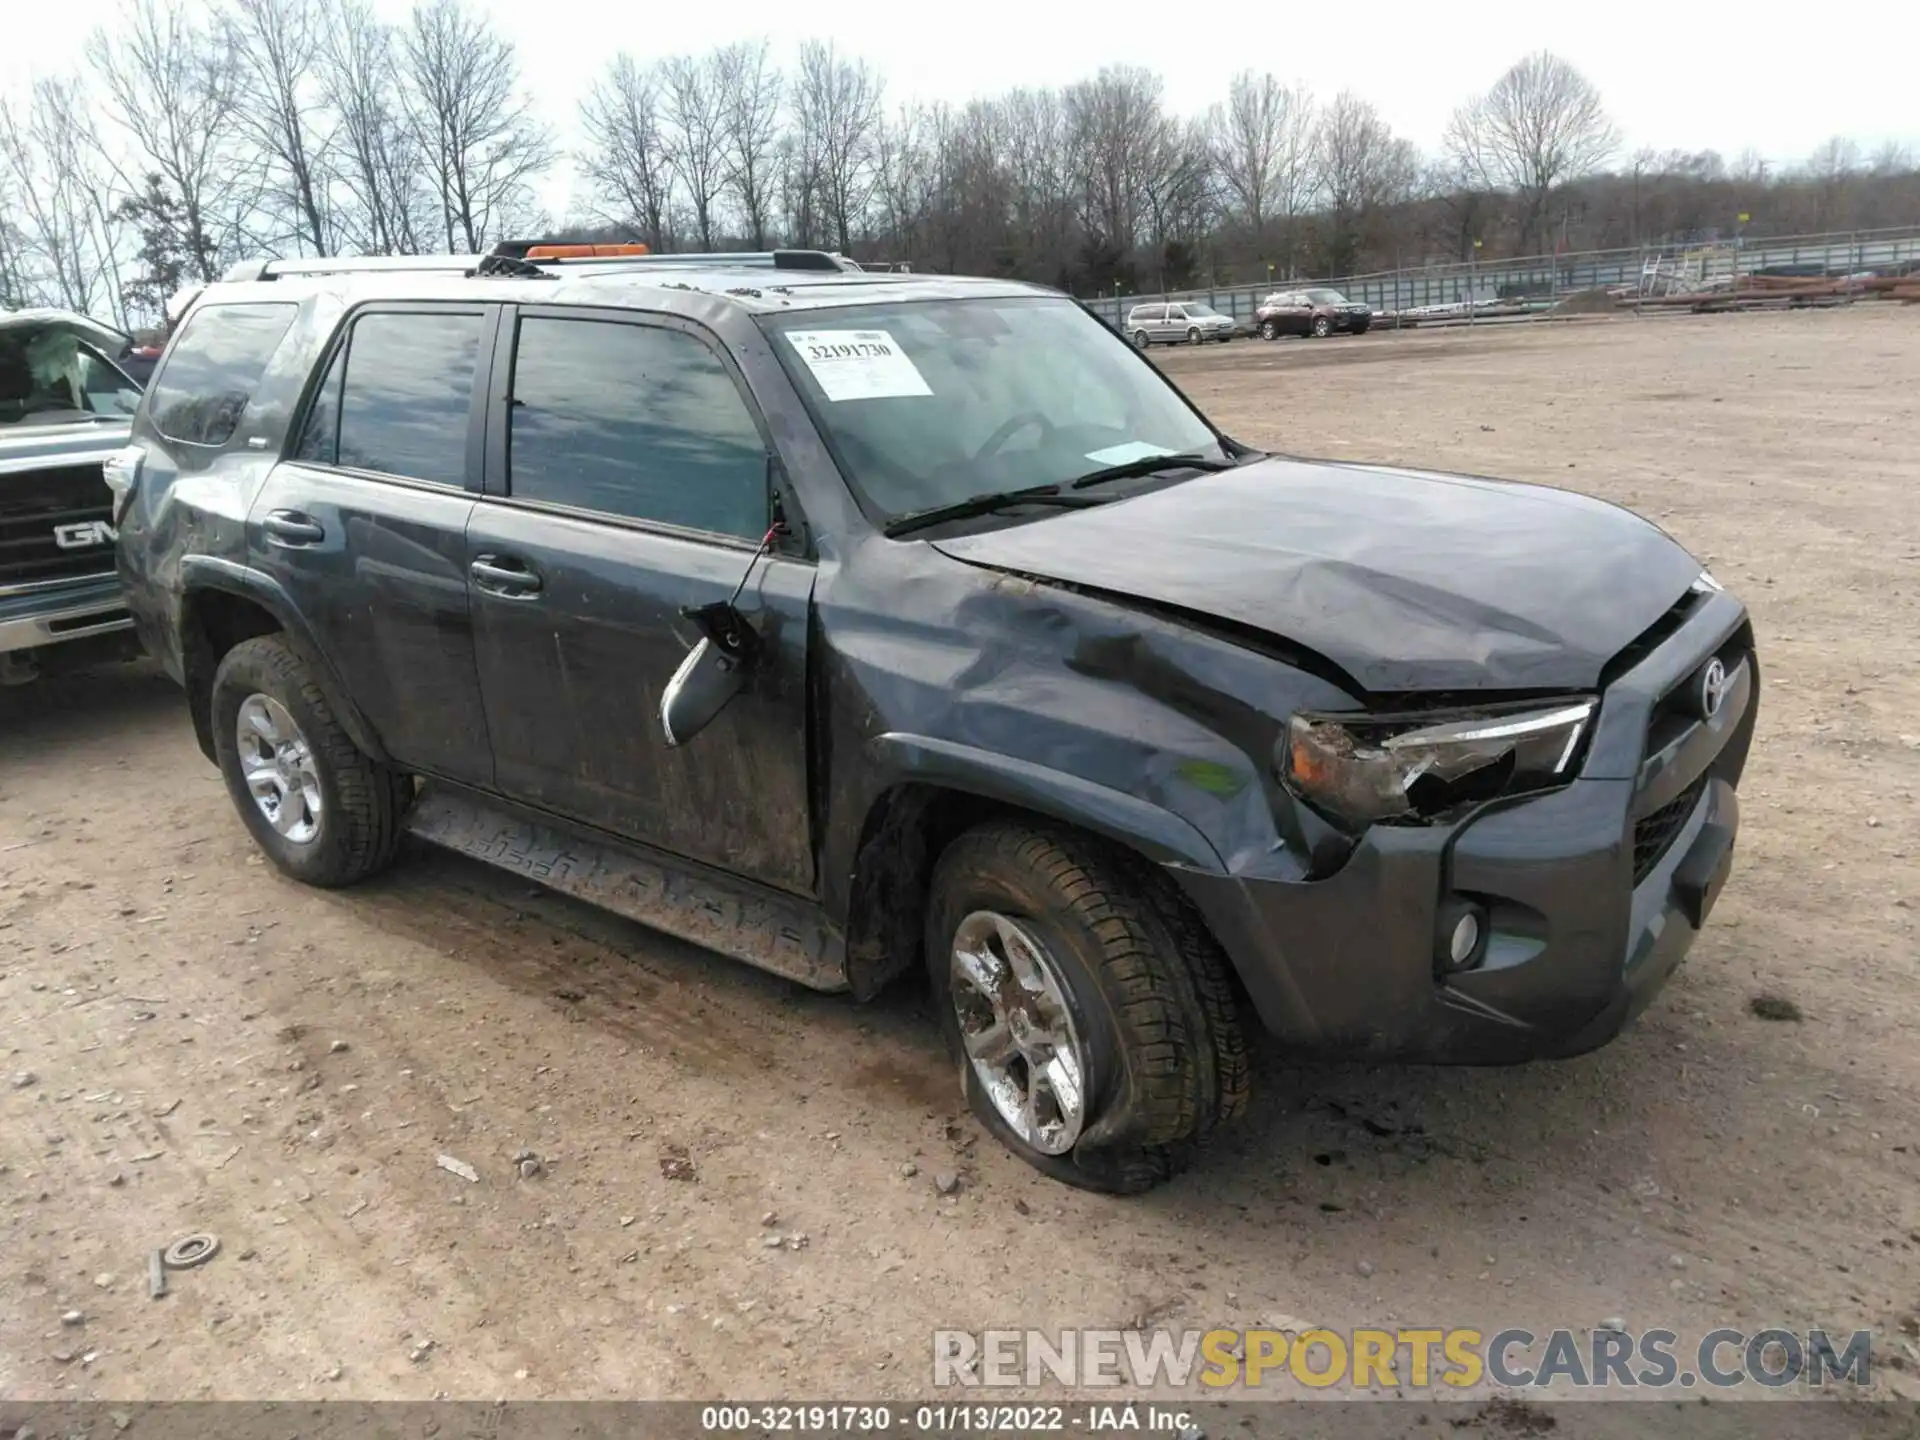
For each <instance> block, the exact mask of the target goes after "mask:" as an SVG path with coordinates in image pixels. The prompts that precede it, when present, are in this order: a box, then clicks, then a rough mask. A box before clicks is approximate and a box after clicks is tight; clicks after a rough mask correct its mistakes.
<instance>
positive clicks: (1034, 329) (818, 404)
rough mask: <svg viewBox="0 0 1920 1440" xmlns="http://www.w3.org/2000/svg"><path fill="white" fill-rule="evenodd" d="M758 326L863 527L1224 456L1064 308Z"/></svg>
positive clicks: (989, 304) (964, 306) (987, 306)
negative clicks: (830, 455)
mask: <svg viewBox="0 0 1920 1440" xmlns="http://www.w3.org/2000/svg"><path fill="white" fill-rule="evenodd" d="M761 323H762V324H763V325H764V326H765V327H766V329H767V330H768V331H769V332H770V333H771V334H772V336H773V337H774V347H773V348H774V352H775V353H776V354H778V355H779V357H780V360H781V363H782V364H784V365H785V366H786V367H787V372H788V373H789V374H790V375H791V376H792V377H793V381H794V384H795V385H797V386H798V387H799V388H800V392H801V394H802V395H803V396H804V397H805V399H806V402H807V406H808V408H809V409H810V410H811V411H812V412H813V415H814V418H815V421H816V423H817V424H818V425H819V426H820V429H821V430H822V432H823V433H824V434H825V436H826V439H827V441H828V443H829V444H830V445H831V446H832V447H833V450H834V452H835V456H836V458H837V459H838V460H839V462H840V467H841V470H842V472H843V473H844V474H845V475H846V476H847V479H848V481H849V483H850V484H852V486H853V487H854V490H855V492H856V493H857V494H858V496H859V498H860V499H861V501H862V504H863V507H864V508H865V509H866V510H867V511H868V513H869V514H870V515H873V516H874V518H876V519H877V520H881V521H884V520H886V519H888V518H891V517H893V516H898V515H903V514H906V513H907V512H909V511H917V510H924V509H928V508H930V507H933V506H937V505H948V504H952V503H953V502H955V501H959V500H964V499H967V498H968V497H970V496H974V495H980V494H984V493H987V492H991V491H1000V490H1010V489H1016V488H1023V487H1027V486H1033V485H1046V484H1054V485H1058V484H1063V483H1066V482H1069V481H1072V480H1076V479H1078V478H1080V477H1081V476H1083V475H1089V474H1092V473H1093V472H1094V471H1096V470H1103V469H1106V468H1108V467H1109V466H1113V465H1121V464H1126V463H1127V462H1129V461H1135V460H1140V459H1142V458H1145V457H1150V456H1153V455H1161V454H1165V455H1173V454H1198V455H1203V456H1206V457H1207V458H1209V459H1222V458H1225V457H1224V452H1223V451H1222V449H1221V447H1220V443H1219V441H1218V439H1217V438H1216V437H1215V435H1214V432H1213V430H1212V428H1211V427H1210V426H1209V425H1208V424H1207V423H1206V421H1204V420H1202V419H1201V418H1200V417H1199V416H1198V415H1197V414H1195V413H1194V411H1193V409H1192V407H1190V406H1189V405H1188V404H1187V402H1186V401H1185V400H1183V399H1182V398H1181V397H1180V395H1179V394H1178V393H1177V392H1176V391H1175V390H1173V389H1172V388H1171V387H1170V386H1169V385H1168V384H1167V383H1166V382H1165V381H1164V380H1162V379H1161V378H1160V372H1159V371H1157V370H1155V369H1154V368H1153V366H1152V365H1150V364H1148V363H1147V362H1145V361H1143V360H1141V359H1140V358H1139V357H1138V356H1136V355H1135V354H1134V353H1133V351H1132V349H1131V348H1130V347H1129V346H1128V345H1127V344H1126V343H1125V342H1124V341H1122V340H1121V339H1119V338H1118V337H1117V336H1116V335H1115V334H1114V333H1113V332H1112V331H1111V330H1109V329H1108V328H1107V327H1106V326H1104V325H1102V324H1101V323H1100V322H1099V321H1098V320H1095V319H1094V318H1093V317H1092V316H1090V315H1088V314H1087V313H1086V312H1085V311H1084V310H1082V309H1081V308H1080V307H1079V306H1077V305H1075V304H1074V303H1073V302H1072V301H1070V300H1060V299H1053V298H1050V297H1044V296H1035V297H1026V296H1019V297H1010V298H1006V299H993V300H927V301H917V302H911V303H908V304H901V305H872V306H862V307H859V308H857V309H856V308H848V309H844V310H840V309H835V310H818V311H813V312H811V313H808V312H801V313H798V314H791V313H790V314H786V315H779V316H771V317H767V318H766V319H764V320H762V322H761Z"/></svg>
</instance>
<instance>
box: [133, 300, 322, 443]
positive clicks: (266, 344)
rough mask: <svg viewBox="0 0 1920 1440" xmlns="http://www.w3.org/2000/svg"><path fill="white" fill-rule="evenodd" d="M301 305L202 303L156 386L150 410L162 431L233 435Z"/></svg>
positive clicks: (200, 438) (181, 435) (208, 437)
mask: <svg viewBox="0 0 1920 1440" xmlns="http://www.w3.org/2000/svg"><path fill="white" fill-rule="evenodd" d="M298 309H299V307H298V306H295V305H203V306H202V307H201V308H200V309H198V310H196V311H194V312H193V314H192V315H190V316H189V317H188V318H187V326H186V329H184V330H183V331H181V332H180V336H179V338H178V339H177V340H175V341H174V342H173V353H172V354H170V355H168V356H167V364H166V368H165V369H163V370H162V371H161V372H160V379H159V383H158V384H156V385H155V386H154V387H153V398H152V400H151V401H150V402H149V405H148V413H149V414H150V415H151V416H152V417H153V423H154V425H155V426H156V427H157V428H158V429H159V431H160V433H161V434H162V435H165V436H166V437H167V438H168V439H169V440H184V441H187V442H188V443H190V444H194V445H224V444H226V443H227V441H228V440H230V439H232V438H233V432H234V429H235V428H236V427H237V426H238V425H239V424H240V417H241V416H242V415H244V414H245V413H246V410H247V402H248V401H250V400H252V399H253V391H254V387H255V386H257V385H258V384H259V383H260V377H261V375H262V374H264V373H265V372H266V368H267V361H269V360H271V359H272V358H273V352H274V350H275V349H276V348H277V347H278V346H279V344H280V337H281V336H283V335H285V334H286V333H287V327H288V326H289V325H291V324H293V317H294V315H295V313H296V312H297V311H298Z"/></svg>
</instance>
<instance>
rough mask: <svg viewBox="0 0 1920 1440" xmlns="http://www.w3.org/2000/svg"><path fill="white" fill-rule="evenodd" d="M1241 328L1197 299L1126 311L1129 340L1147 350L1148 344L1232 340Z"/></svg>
mask: <svg viewBox="0 0 1920 1440" xmlns="http://www.w3.org/2000/svg"><path fill="white" fill-rule="evenodd" d="M1238 329H1239V327H1238V326H1237V325H1236V324H1235V323H1234V320H1233V317H1232V316H1231V315H1222V314H1221V313H1220V312H1219V311H1218V310H1216V309H1214V308H1213V307H1212V306H1211V305H1203V304H1201V303H1200V302H1198V301H1196V300H1184V301H1174V302H1171V303H1168V304H1164V305H1136V306H1134V307H1133V309H1131V310H1129V311H1128V312H1127V337H1128V338H1129V339H1130V340H1132V341H1133V343H1134V345H1135V346H1136V347H1137V348H1139V349H1141V350H1144V349H1146V348H1147V347H1148V346H1149V345H1156V344H1157V345H1200V344H1204V343H1205V342H1206V341H1208V340H1219V341H1222V342H1225V341H1228V340H1231V339H1232V338H1233V337H1234V335H1235V334H1236V333H1237V331H1238Z"/></svg>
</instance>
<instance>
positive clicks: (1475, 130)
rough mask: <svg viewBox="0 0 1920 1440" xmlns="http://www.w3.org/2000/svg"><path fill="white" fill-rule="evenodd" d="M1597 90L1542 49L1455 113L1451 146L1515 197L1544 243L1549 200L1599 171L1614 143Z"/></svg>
mask: <svg viewBox="0 0 1920 1440" xmlns="http://www.w3.org/2000/svg"><path fill="white" fill-rule="evenodd" d="M1619 143H1620V137H1619V132H1618V131H1616V130H1615V129H1614V126H1613V122H1612V121H1611V120H1609V119H1608V118H1607V112H1606V108H1605V107H1604V106H1603V105H1602V104H1601V103H1600V92H1599V90H1598V89H1596V88H1595V87H1594V85H1593V83H1592V82H1591V81H1589V80H1588V79H1587V78H1586V77H1585V76H1584V75H1582V74H1581V73H1580V72H1579V71H1578V70H1576V69H1574V68H1573V66H1571V65H1569V64H1568V63H1567V62H1566V61H1564V60H1562V59H1561V58H1560V57H1559V56H1557V55H1555V54H1553V53H1551V52H1550V51H1546V50H1540V51H1536V52H1535V53H1534V54H1532V55H1529V56H1527V57H1526V58H1525V59H1523V60H1521V61H1519V62H1518V63H1516V64H1515V65H1514V66H1513V67H1512V68H1511V69H1510V70H1508V71H1507V73H1506V74H1504V75H1502V76H1501V77H1500V78H1499V79H1498V80H1496V81H1495V82H1494V85H1493V88H1492V89H1491V90H1489V91H1487V93H1486V94H1484V95H1481V96H1478V97H1476V98H1475V99H1472V100H1469V101H1468V102H1467V103H1466V104H1464V105H1462V106H1461V107H1460V108H1459V109H1457V110H1456V111H1454V114H1453V119H1452V120H1451V121H1450V122H1449V124H1448V126H1447V136H1446V145H1447V148H1448V150H1449V151H1450V152H1451V153H1452V154H1453V155H1454V156H1455V158H1456V159H1458V160H1459V161H1460V163H1461V164H1462V165H1464V166H1467V167H1469V168H1471V169H1472V170H1474V171H1475V172H1476V173H1477V174H1479V175H1480V176H1481V177H1482V178H1483V179H1484V180H1485V181H1486V183H1487V184H1488V185H1490V186H1492V187H1493V188H1495V189H1501V190H1510V191H1512V192H1513V193H1514V194H1515V195H1516V196H1517V197H1518V198H1519V201H1520V207H1521V214H1520V233H1521V237H1522V239H1523V241H1524V240H1525V239H1526V238H1528V237H1533V238H1535V239H1537V240H1538V241H1539V242H1541V247H1542V248H1544V244H1545V239H1546V233H1545V215H1546V206H1547V199H1548V197H1549V196H1550V195H1551V194H1552V193H1553V191H1554V190H1556V189H1557V188H1559V187H1560V186H1562V185H1564V184H1566V183H1567V182H1568V181H1571V180H1577V179H1580V178H1581V177H1582V176H1585V175H1589V174H1591V173H1593V172H1594V171H1595V170H1597V169H1599V168H1600V166H1601V165H1602V164H1604V163H1605V162H1606V160H1607V158H1608V157H1609V156H1610V155H1612V154H1613V152H1614V151H1615V150H1616V149H1618V148H1619Z"/></svg>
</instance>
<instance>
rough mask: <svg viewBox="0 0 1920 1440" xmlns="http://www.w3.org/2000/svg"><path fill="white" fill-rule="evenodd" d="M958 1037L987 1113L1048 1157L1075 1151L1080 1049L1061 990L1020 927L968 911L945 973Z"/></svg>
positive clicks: (1080, 1104)
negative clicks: (986, 1103) (989, 1106)
mask: <svg viewBox="0 0 1920 1440" xmlns="http://www.w3.org/2000/svg"><path fill="white" fill-rule="evenodd" d="M949 978H950V982H951V983H950V994H951V1000H952V1004H953V1007H954V1013H955V1014H956V1015H957V1016H958V1018H959V1021H960V1039H961V1042H962V1044H963V1045H964V1046H965V1048H966V1052H967V1060H968V1062H969V1063H970V1064H971V1065H972V1066H973V1073H974V1076H975V1077H976V1078H977V1079H978V1080H979V1082H980V1086H981V1088H982V1089H983V1090H984V1091H985V1092H986V1094H987V1098H988V1099H989V1100H991V1101H992V1103H993V1108H994V1109H995V1110H996V1111H998V1112H999V1114H1000V1118H1001V1119H1002V1120H1004V1121H1006V1123H1007V1125H1008V1127H1009V1128H1010V1129H1011V1130H1012V1131H1013V1132H1014V1134H1015V1135H1017V1136H1018V1137H1019V1138H1020V1139H1021V1140H1022V1141H1024V1142H1025V1143H1026V1144H1028V1145H1030V1146H1032V1147H1033V1148H1034V1149H1035V1150H1038V1151H1040V1152H1041V1153H1042V1154H1046V1155H1060V1154H1064V1153H1065V1152H1066V1151H1068V1150H1070V1149H1072V1148H1073V1145H1074V1142H1075V1141H1077V1140H1078V1139H1079V1138H1080V1132H1081V1129H1082V1128H1083V1127H1084V1126H1085V1124H1086V1118H1087V1063H1086V1051H1085V1049H1084V1047H1083V1046H1082V1045H1081V1043H1080V1035H1079V1031H1078V1029H1077V1028H1076V1027H1075V1025H1074V1022H1073V1014H1072V1011H1071V1010H1069V1009H1068V1007H1067V999H1066V987H1065V985H1064V984H1063V983H1062V981H1061V978H1060V972H1059V970H1058V968H1057V967H1056V964H1055V962H1054V960H1053V958H1052V957H1051V956H1050V955H1049V954H1048V953H1047V948H1046V946H1045V945H1044V944H1042V943H1041V941H1040V939H1039V937H1038V936H1036V935H1035V934H1034V933H1033V932H1032V931H1031V930H1030V929H1028V928H1027V926H1026V925H1025V924H1023V923H1022V922H1020V921H1019V920H1015V919H1013V918H1011V917H1009V916H1006V915H1001V914H999V913H997V912H995V911H992V910H976V911H974V912H973V913H971V914H970V915H968V916H967V917H966V919H964V920H962V921H961V922H960V925H959V928H958V929H956V930H955V931H954V936H953V957H952V961H951V966H950V970H949Z"/></svg>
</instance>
